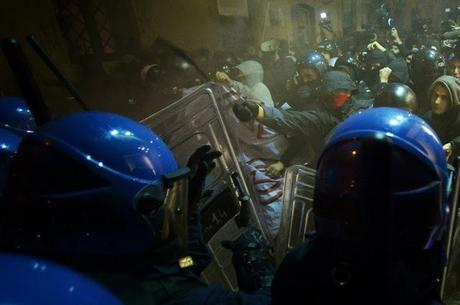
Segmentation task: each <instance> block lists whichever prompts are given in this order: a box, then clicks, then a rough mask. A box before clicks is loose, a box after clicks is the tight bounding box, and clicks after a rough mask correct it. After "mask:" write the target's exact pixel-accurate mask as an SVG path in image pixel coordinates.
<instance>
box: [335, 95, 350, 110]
mask: <svg viewBox="0 0 460 305" xmlns="http://www.w3.org/2000/svg"><path fill="white" fill-rule="evenodd" d="M349 99H350V96H348V95H346V94H334V95H332V102H333V103H334V106H335V107H336V108H341V107H342V106H343V105H344V104H345V103H346V102H347V101H348V100H349Z"/></svg>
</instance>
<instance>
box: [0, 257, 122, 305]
mask: <svg viewBox="0 0 460 305" xmlns="http://www.w3.org/2000/svg"><path fill="white" fill-rule="evenodd" d="M0 270H1V271H2V276H1V277H0V285H1V286H2V289H0V304H8V305H62V304H67V305H82V304H85V305H99V304H107V305H121V302H120V301H119V300H118V299H117V298H116V297H115V296H114V295H112V294H111V293H110V292H109V291H108V290H106V289H105V288H104V287H102V286H101V285H99V284H98V283H96V282H94V281H93V280H91V279H89V278H88V277H86V276H84V275H82V274H80V273H78V272H75V271H73V270H71V269H69V268H66V267H63V266H60V265H58V264H55V263H52V262H49V261H45V260H42V259H38V258H34V257H29V256H20V255H13V254H7V253H2V254H0Z"/></svg>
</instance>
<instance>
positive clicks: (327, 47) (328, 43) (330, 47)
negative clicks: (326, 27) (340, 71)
mask: <svg viewBox="0 0 460 305" xmlns="http://www.w3.org/2000/svg"><path fill="white" fill-rule="evenodd" d="M317 50H318V51H319V52H321V53H322V54H324V53H328V54H329V55H330V57H335V56H337V52H338V50H337V45H336V44H335V43H334V42H333V41H332V40H329V39H325V40H323V41H321V42H320V43H319V44H318V47H317Z"/></svg>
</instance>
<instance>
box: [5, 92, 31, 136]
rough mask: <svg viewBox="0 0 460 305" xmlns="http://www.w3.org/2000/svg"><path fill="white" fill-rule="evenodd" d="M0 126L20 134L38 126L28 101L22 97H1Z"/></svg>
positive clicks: (29, 131)
mask: <svg viewBox="0 0 460 305" xmlns="http://www.w3.org/2000/svg"><path fill="white" fill-rule="evenodd" d="M0 126H1V127H3V128H6V129H8V130H10V131H12V132H14V133H16V134H18V135H20V136H23V135H25V134H28V133H31V132H33V131H34V130H35V129H36V128H37V124H36V123H35V119H34V117H33V116H32V113H31V112H30V110H29V106H28V105H27V103H26V102H25V101H24V100H23V99H22V98H20V97H16V96H2V97H0Z"/></svg>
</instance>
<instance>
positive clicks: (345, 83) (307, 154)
mask: <svg viewBox="0 0 460 305" xmlns="http://www.w3.org/2000/svg"><path fill="white" fill-rule="evenodd" d="M337 89H348V90H352V91H353V90H355V89H356V85H355V83H354V82H353V80H352V79H351V78H350V77H349V75H348V74H346V73H344V72H340V71H330V72H328V73H326V75H325V76H324V82H323V95H322V103H321V105H320V106H319V107H318V109H316V110H308V111H293V110H279V109H276V108H272V107H264V111H265V115H264V120H263V123H264V124H265V125H267V126H268V127H270V128H272V129H274V130H276V131H278V132H279V133H282V134H284V135H285V136H286V137H287V138H288V140H289V147H288V150H287V152H286V153H285V155H284V156H283V158H282V161H283V162H284V163H287V164H302V163H306V162H308V163H311V164H314V163H315V162H316V157H317V156H318V155H319V153H320V151H321V150H322V148H323V145H324V141H325V140H326V138H327V136H328V134H329V132H330V131H331V130H332V129H333V128H334V127H335V126H337V124H338V123H340V122H341V121H342V120H344V119H345V118H347V117H348V116H350V115H352V114H353V113H355V112H357V111H359V110H363V109H367V108H369V107H370V106H371V104H372V102H371V101H369V100H358V99H355V98H353V97H352V98H351V99H350V100H349V101H348V102H347V103H346V104H345V105H343V106H342V107H340V108H333V107H332V106H331V105H330V104H331V103H330V102H328V101H329V99H330V95H331V94H332V93H333V92H334V91H335V90H337Z"/></svg>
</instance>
